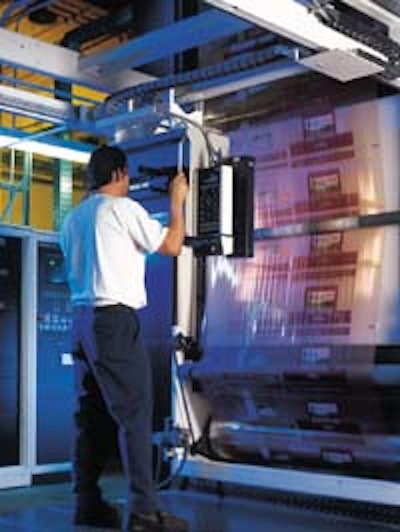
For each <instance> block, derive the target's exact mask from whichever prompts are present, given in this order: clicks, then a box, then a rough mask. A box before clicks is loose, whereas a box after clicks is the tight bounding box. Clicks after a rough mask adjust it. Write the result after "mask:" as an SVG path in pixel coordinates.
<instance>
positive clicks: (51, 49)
mask: <svg viewBox="0 0 400 532" xmlns="http://www.w3.org/2000/svg"><path fill="white" fill-rule="evenodd" d="M79 58H80V54H79V53H78V52H75V51H73V50H68V49H67V48H64V47H62V46H58V45H55V44H49V43H45V42H43V41H39V40H38V39H34V38H32V37H27V36H26V35H21V34H19V33H16V32H14V31H10V30H6V29H2V28H1V29H0V63H1V64H3V65H4V64H6V65H10V66H12V67H14V68H23V69H26V70H28V71H31V72H36V73H39V74H43V75H45V76H49V77H51V78H54V79H57V80H60V81H66V82H71V83H76V84H78V85H82V86H85V87H89V88H92V89H95V90H99V91H101V92H106V93H112V92H116V91H118V90H121V89H124V88H127V87H132V86H135V85H138V84H140V83H144V82H146V81H150V80H151V79H154V78H152V77H151V76H148V75H146V74H142V73H141V72H132V71H130V70H127V67H126V68H124V69H121V70H120V71H119V72H118V73H116V75H109V76H107V77H105V76H103V75H102V74H101V73H99V72H97V71H96V70H92V71H90V72H88V71H83V70H82V69H81V68H80V66H79Z"/></svg>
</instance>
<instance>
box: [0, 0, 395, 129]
mask: <svg viewBox="0 0 400 532" xmlns="http://www.w3.org/2000/svg"><path fill="white" fill-rule="evenodd" d="M394 4H396V3H393V2H390V0H379V1H372V0H279V2H277V1H276V0H234V1H233V0H134V1H133V0H132V1H126V0H113V2H109V1H106V0H68V1H66V0H7V1H3V2H0V111H1V117H0V118H1V123H2V125H3V126H4V125H5V126H7V125H8V124H7V120H6V119H5V118H4V117H5V114H7V113H9V114H11V115H12V125H13V126H14V127H17V128H21V127H23V128H24V129H26V130H27V131H28V132H32V131H36V130H37V128H41V127H47V126H48V125H49V123H50V124H51V120H47V119H48V118H49V116H48V114H49V113H47V115H46V113H44V116H43V117H42V119H40V116H38V115H40V112H37V109H38V108H39V107H40V105H41V104H43V105H42V107H43V106H44V107H46V105H45V102H44V101H43V102H44V103H43V102H40V101H34V102H33V103H32V102H28V103H29V105H28V107H32V106H34V107H35V109H36V110H35V112H34V113H33V112H31V109H28V111H26V109H22V111H21V108H23V107H24V102H22V104H21V102H20V101H19V100H20V99H21V98H20V96H21V94H22V99H23V98H24V97H25V95H26V93H27V92H29V93H30V94H35V95H41V96H45V97H52V98H56V99H61V100H64V101H65V100H68V101H69V102H70V103H72V104H74V105H76V104H78V105H81V104H82V105H88V106H96V105H98V104H100V103H101V102H103V101H104V100H105V99H110V98H111V101H112V103H113V104H115V103H117V104H119V103H120V102H121V101H122V102H123V103H124V105H125V103H126V102H127V101H131V102H132V101H133V100H135V101H137V100H138V98H139V99H143V95H148V94H150V93H157V92H160V91H164V90H165V89H169V88H172V87H175V88H176V89H177V94H178V96H179V99H180V100H179V103H181V102H182V103H185V104H186V105H189V104H193V103H194V102H196V101H198V100H199V99H200V98H212V97H218V96H219V95H224V94H228V93H230V94H232V93H235V92H237V91H238V90H241V89H243V88H246V87H251V86H253V85H256V84H262V83H266V82H270V81H276V80H281V79H288V78H292V77H293V76H296V75H298V74H303V73H305V72H310V71H317V72H320V73H322V74H324V75H326V76H328V77H332V78H334V79H337V80H339V81H340V82H348V81H352V80H354V79H362V78H366V77H379V78H380V79H381V80H383V81H384V82H385V83H388V84H390V85H391V86H393V87H397V88H398V87H400V44H399V42H400V38H399V36H400V19H399V14H398V13H397V12H396V10H395V8H394V7H393V5H394ZM237 15H239V16H237ZM305 29H306V30H305ZM141 87H142V88H141ZM13 90H14V91H15V90H18V91H19V92H12V91H13ZM22 91H25V92H22ZM121 94H122V97H121ZM13 102H14V103H13ZM57 105H58V104H57ZM111 109H112V112H115V110H116V109H117V110H118V109H119V108H118V105H117V106H116V105H114V106H113V107H111ZM53 111H54V112H55V113H58V114H60V113H61V111H60V108H59V107H57V106H56V107H55V110H53ZM53 111H52V112H53ZM65 112H66V113H67V111H65ZM29 113H30V115H31V116H30V117H29ZM67 114H68V113H67ZM32 115H35V116H32ZM53 123H54V121H53Z"/></svg>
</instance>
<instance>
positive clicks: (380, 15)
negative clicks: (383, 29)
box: [343, 0, 400, 42]
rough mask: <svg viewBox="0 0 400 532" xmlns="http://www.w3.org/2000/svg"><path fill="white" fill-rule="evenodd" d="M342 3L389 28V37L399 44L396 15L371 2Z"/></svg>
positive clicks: (350, 0)
mask: <svg viewBox="0 0 400 532" xmlns="http://www.w3.org/2000/svg"><path fill="white" fill-rule="evenodd" d="M343 1H344V2H345V3H346V4H348V5H349V6H350V7H352V8H353V9H357V10H358V11H361V12H362V13H364V14H365V15H368V16H369V17H371V18H373V19H375V20H379V21H380V22H382V23H383V24H386V25H387V26H388V28H389V36H390V37H391V38H392V39H394V40H396V41H397V42H400V20H399V17H398V15H396V14H395V13H392V12H391V11H389V10H388V9H385V7H384V6H383V5H382V6H380V5H379V4H376V3H375V2H372V1H371V0H343Z"/></svg>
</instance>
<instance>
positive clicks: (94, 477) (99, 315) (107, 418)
mask: <svg viewBox="0 0 400 532" xmlns="http://www.w3.org/2000/svg"><path fill="white" fill-rule="evenodd" d="M72 329H73V354H74V368H75V380H76V408H75V427H76V434H75V443H74V450H73V474H74V492H75V493H76V495H77V498H78V501H79V502H80V503H85V502H86V501H87V503H88V504H90V501H91V500H92V499H93V498H94V499H95V498H96V497H99V496H100V491H99V488H98V486H97V481H98V479H99V476H100V474H101V472H102V471H103V468H104V465H105V461H106V458H107V450H108V445H107V442H108V441H109V436H110V434H111V433H112V426H113V425H114V426H115V423H113V420H114V421H115V422H116V424H117V427H118V443H119V449H120V454H121V459H122V465H123V468H124V473H125V475H126V478H127V481H128V499H127V510H128V512H129V513H132V512H151V511H154V510H155V508H156V501H155V492H154V487H153V478H152V446H151V430H152V396H153V391H152V378H151V364H150V360H149V358H148V356H147V353H146V351H145V349H144V348H143V344H142V340H141V334H140V324H139V320H138V317H137V315H136V312H135V310H133V309H131V308H129V307H126V306H124V305H108V306H104V307H97V308H93V307H90V306H83V305H82V306H76V307H74V316H73V327H72Z"/></svg>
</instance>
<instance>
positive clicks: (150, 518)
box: [125, 512, 189, 532]
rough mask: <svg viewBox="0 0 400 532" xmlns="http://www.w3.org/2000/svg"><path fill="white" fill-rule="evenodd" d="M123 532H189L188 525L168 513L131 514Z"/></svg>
mask: <svg viewBox="0 0 400 532" xmlns="http://www.w3.org/2000/svg"><path fill="white" fill-rule="evenodd" d="M125 532H189V523H188V522H187V521H185V520H184V519H181V518H180V517H176V516H175V515H172V514H169V513H168V512H152V513H147V514H131V515H130V516H129V521H128V527H127V528H125Z"/></svg>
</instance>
